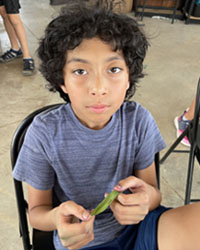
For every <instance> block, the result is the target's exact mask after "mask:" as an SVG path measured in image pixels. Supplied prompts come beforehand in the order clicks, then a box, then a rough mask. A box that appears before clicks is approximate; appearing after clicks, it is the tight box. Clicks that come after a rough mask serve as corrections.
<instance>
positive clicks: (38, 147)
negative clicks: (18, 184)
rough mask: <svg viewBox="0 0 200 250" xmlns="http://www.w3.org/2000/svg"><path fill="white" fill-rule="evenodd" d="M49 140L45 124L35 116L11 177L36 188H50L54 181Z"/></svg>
mask: <svg viewBox="0 0 200 250" xmlns="http://www.w3.org/2000/svg"><path fill="white" fill-rule="evenodd" d="M50 142H51V139H50V133H48V129H47V124H45V123H44V122H43V121H42V120H41V119H40V118H37V117H36V119H34V121H33V122H32V124H31V125H30V127H29V128H28V130H27V133H26V136H25V139H24V142H23V145H22V147H21V150H20V152H19V155H18V158H17V162H16V164H15V168H14V170H13V177H14V178H15V179H17V180H19V181H24V182H26V183H28V184H29V185H31V186H32V187H34V188H36V189H38V190H48V189H51V188H52V187H53V185H54V181H55V172H54V170H53V168H52V152H51V143H50Z"/></svg>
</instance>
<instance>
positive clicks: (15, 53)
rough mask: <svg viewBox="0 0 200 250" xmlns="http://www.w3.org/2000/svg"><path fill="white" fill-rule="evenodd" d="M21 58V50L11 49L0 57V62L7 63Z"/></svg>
mask: <svg viewBox="0 0 200 250" xmlns="http://www.w3.org/2000/svg"><path fill="white" fill-rule="evenodd" d="M22 56H23V53H22V50H21V49H19V50H14V49H12V48H11V49H10V50H8V51H6V52H5V53H4V54H3V55H2V56H0V62H1V63H7V62H10V61H12V60H14V59H16V58H19V57H22Z"/></svg>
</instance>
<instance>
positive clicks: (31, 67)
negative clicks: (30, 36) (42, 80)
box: [22, 58, 35, 76]
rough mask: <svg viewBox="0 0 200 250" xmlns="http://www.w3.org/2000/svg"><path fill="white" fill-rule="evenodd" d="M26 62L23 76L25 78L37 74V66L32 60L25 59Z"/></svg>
mask: <svg viewBox="0 0 200 250" xmlns="http://www.w3.org/2000/svg"><path fill="white" fill-rule="evenodd" d="M23 62H24V69H23V71H22V74H23V75H24V76H32V75H33V74H34V73H35V64H34V60H33V59H32V58H25V59H23Z"/></svg>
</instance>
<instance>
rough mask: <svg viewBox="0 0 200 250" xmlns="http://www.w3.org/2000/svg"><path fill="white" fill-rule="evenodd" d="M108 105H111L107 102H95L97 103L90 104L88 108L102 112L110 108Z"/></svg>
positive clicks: (95, 111)
mask: <svg viewBox="0 0 200 250" xmlns="http://www.w3.org/2000/svg"><path fill="white" fill-rule="evenodd" d="M108 107H109V106H108V105H105V104H95V105H91V106H88V109H89V110H91V111H92V112H94V113H98V114H100V113H103V112H105V111H106V110H107V109H108Z"/></svg>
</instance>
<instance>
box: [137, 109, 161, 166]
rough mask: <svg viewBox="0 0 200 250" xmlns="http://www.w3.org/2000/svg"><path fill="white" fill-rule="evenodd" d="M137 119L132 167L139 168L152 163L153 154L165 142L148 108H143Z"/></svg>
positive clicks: (158, 150) (159, 149)
mask: <svg viewBox="0 0 200 250" xmlns="http://www.w3.org/2000/svg"><path fill="white" fill-rule="evenodd" d="M140 114H141V113H140ZM138 121H139V122H138V127H137V134H138V148H137V151H136V158H135V164H134V168H135V169H137V170H140V169H144V168H147V167H149V166H150V165H151V164H152V163H153V161H154V157H155V154H156V153H157V152H160V151H161V150H162V149H164V148H165V142H164V140H163V138H162V136H161V134H160V131H159V129H158V126H157V124H156V122H155V120H154V118H153V117H152V115H151V114H150V112H149V111H148V110H144V113H143V115H141V117H139V119H138Z"/></svg>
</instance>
